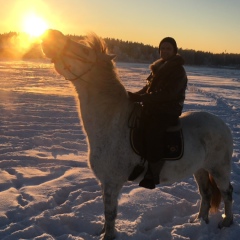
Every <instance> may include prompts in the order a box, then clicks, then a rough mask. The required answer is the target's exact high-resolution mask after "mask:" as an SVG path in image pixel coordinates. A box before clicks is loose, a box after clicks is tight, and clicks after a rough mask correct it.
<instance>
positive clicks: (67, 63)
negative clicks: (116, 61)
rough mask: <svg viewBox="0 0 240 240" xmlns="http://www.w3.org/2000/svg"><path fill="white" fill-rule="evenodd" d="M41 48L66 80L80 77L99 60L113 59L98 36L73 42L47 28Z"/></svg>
mask: <svg viewBox="0 0 240 240" xmlns="http://www.w3.org/2000/svg"><path fill="white" fill-rule="evenodd" d="M96 43H98V44H96ZM96 46H98V47H96ZM42 50H43V52H44V54H45V55H46V57H48V58H50V59H51V60H52V62H53V63H54V65H55V69H56V71H57V72H58V73H59V74H60V75H63V76H64V77H65V78H66V79H68V80H77V79H82V77H83V76H84V75H85V74H87V73H88V72H90V71H91V69H92V67H93V66H94V65H95V64H96V63H97V62H99V60H101V61H102V60H103V61H109V60H112V59H113V57H112V56H110V55H108V54H107V50H106V47H105V46H104V43H103V42H102V41H101V40H100V39H99V38H97V37H95V39H94V40H93V41H88V40H85V41H82V42H75V41H73V40H71V39H70V38H69V37H66V36H64V35H63V34H62V33H61V32H60V31H57V30H47V31H46V32H45V33H44V34H43V36H42ZM82 80H83V79H82Z"/></svg>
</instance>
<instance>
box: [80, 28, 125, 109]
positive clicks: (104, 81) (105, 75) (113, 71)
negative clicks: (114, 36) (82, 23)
mask: <svg viewBox="0 0 240 240" xmlns="http://www.w3.org/2000/svg"><path fill="white" fill-rule="evenodd" d="M79 43H81V44H84V45H86V46H88V47H90V48H91V49H93V50H94V51H95V52H96V53H97V55H98V58H99V60H98V62H97V66H98V67H97V69H96V70H95V71H97V72H98V73H97V75H98V76H102V78H101V80H100V81H99V84H98V87H99V88H100V87H101V89H102V92H103V93H104V95H105V96H106V98H108V97H111V98H112V101H111V104H113V105H114V104H115V103H116V102H118V103H120V102H121V100H122V99H126V95H127V92H126V89H125V87H124V86H123V83H122V81H121V80H120V78H119V74H118V70H117V68H116V66H115V62H114V61H112V59H113V57H111V55H109V54H108V48H107V45H106V42H105V41H104V40H103V39H102V38H100V37H99V36H97V34H95V33H93V32H91V33H90V34H88V35H87V36H85V38H84V39H82V40H80V41H79ZM96 84H97V83H96V79H95V85H96Z"/></svg>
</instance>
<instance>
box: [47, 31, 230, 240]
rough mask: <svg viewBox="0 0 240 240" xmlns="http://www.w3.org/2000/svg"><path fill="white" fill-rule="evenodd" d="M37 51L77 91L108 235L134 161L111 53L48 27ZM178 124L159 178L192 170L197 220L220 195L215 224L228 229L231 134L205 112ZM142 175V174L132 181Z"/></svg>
mask: <svg viewBox="0 0 240 240" xmlns="http://www.w3.org/2000/svg"><path fill="white" fill-rule="evenodd" d="M42 49H43V51H44V53H45V55H46V56H47V57H48V58H51V59H52V62H53V63H54V65H55V69H56V71H57V72H58V73H59V74H61V75H63V76H64V77H65V78H66V79H68V80H70V81H71V82H72V84H73V85H74V87H75V89H76V91H77V94H78V98H79V107H80V118H81V121H82V124H83V126H84V129H85V132H86V135H87V141H88V146H89V164H90V167H91V168H92V170H93V172H94V174H95V175H96V177H97V178H98V179H99V181H100V183H101V187H102V190H103V202H104V214H105V224H104V228H103V231H102V233H103V239H114V237H115V219H116V216H117V206H118V195H119V192H120V190H121V188H122V186H123V184H124V183H125V182H126V181H127V179H128V177H129V175H130V174H131V172H132V170H133V169H134V167H135V166H136V165H137V164H138V163H139V161H140V158H139V156H138V155H136V154H135V153H134V151H133V150H132V148H131V146H130V142H129V132H130V129H129V128H128V124H127V122H128V118H129V114H130V112H131V111H132V109H133V103H132V102H130V101H129V99H128V95H127V92H126V90H125V88H124V86H123V84H122V83H121V81H120V80H119V77H118V74H117V70H116V67H115V65H114V62H113V61H112V59H113V56H110V55H108V54H107V48H106V45H105V43H104V42H103V41H102V40H101V39H100V38H98V37H97V36H95V35H92V36H90V37H89V38H87V39H85V40H83V41H81V42H79V43H77V42H74V41H72V40H70V39H68V38H67V37H65V36H64V35H63V34H62V33H61V32H59V31H56V30H48V31H47V32H46V33H45V35H44V36H43V42H42ZM181 124H182V128H183V135H184V142H185V143H184V146H185V150H184V156H183V157H182V158H181V159H180V160H178V161H172V162H170V161H169V162H166V163H165V165H164V167H163V169H162V171H161V174H160V182H161V183H162V184H165V183H172V182H175V181H179V180H181V179H183V178H185V177H188V176H190V175H192V174H194V177H195V180H196V182H197V184H198V187H199V192H200V194H201V205H200V210H199V214H198V218H197V219H200V218H202V219H203V220H204V221H205V222H206V223H208V221H209V220H208V214H209V210H210V209H212V208H215V209H216V208H218V206H219V204H220V201H221V197H222V199H223V201H224V204H225V217H224V218H223V220H222V221H221V222H220V223H219V227H220V228H221V227H229V226H230V225H231V224H232V222H233V213H232V190H233V189H232V186H231V184H230V171H231V157H232V147H233V142H232V135H231V132H230V130H229V128H228V127H227V126H226V125H225V123H224V122H223V121H222V120H221V119H219V118H218V117H216V116H214V115H212V114H209V113H206V112H186V113H184V114H183V115H182V116H181ZM143 176H144V172H143V173H142V174H141V176H139V177H138V178H137V181H139V180H141V179H142V178H143Z"/></svg>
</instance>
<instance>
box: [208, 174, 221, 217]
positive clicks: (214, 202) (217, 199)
mask: <svg viewBox="0 0 240 240" xmlns="http://www.w3.org/2000/svg"><path fill="white" fill-rule="evenodd" d="M209 180H210V185H211V188H212V197H211V208H210V212H211V213H216V212H217V211H218V208H219V205H220V203H221V199H222V197H221V192H220V190H219V188H218V186H217V184H216V182H215V180H214V178H213V176H212V175H211V174H209Z"/></svg>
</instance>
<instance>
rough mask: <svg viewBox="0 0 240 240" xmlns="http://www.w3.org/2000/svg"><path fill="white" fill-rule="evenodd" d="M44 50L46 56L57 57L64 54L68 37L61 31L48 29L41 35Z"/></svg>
mask: <svg viewBox="0 0 240 240" xmlns="http://www.w3.org/2000/svg"><path fill="white" fill-rule="evenodd" d="M41 39H42V50H43V52H44V54H45V55H46V57H48V58H51V59H55V58H57V57H58V56H59V55H61V54H62V52H63V50H64V48H65V46H66V44H67V42H68V38H67V37H65V36H64V35H63V34H62V33H61V32H60V31H57V30H51V29H50V30H47V31H46V32H45V33H44V34H43V35H42V37H41Z"/></svg>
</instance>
